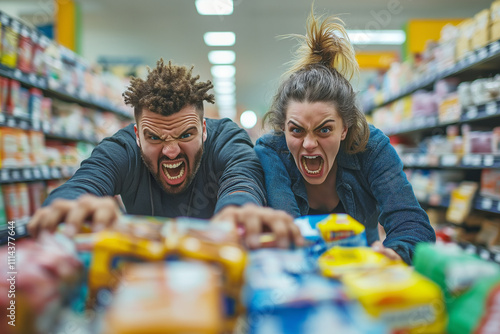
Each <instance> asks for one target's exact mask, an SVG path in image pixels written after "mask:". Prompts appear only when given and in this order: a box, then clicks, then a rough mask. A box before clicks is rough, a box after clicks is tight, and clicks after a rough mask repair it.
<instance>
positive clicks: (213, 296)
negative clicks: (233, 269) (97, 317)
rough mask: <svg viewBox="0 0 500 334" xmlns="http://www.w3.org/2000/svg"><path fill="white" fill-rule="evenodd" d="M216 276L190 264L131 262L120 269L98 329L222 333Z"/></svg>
mask: <svg viewBox="0 0 500 334" xmlns="http://www.w3.org/2000/svg"><path fill="white" fill-rule="evenodd" d="M220 285H221V277H220V275H219V273H218V272H217V270H216V269H215V268H214V267H211V266H209V265H207V264H203V263H196V262H182V261H173V262H168V263H148V264H134V265H130V266H128V267H127V269H126V270H125V271H124V275H123V278H122V284H121V285H120V286H119V287H118V288H117V290H116V293H115V295H114V296H113V301H112V303H111V305H110V308H109V310H108V312H107V314H106V318H105V323H104V330H103V333H110V334H111V333H113V334H135V333H142V334H156V333H165V334H168V333H200V334H202V333H203V334H218V333H222V332H223V311H222V310H223V307H222V305H221V299H220V293H221V292H220Z"/></svg>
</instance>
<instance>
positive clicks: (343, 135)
mask: <svg viewBox="0 0 500 334" xmlns="http://www.w3.org/2000/svg"><path fill="white" fill-rule="evenodd" d="M347 131H349V128H348V127H347V125H344V129H343V130H342V135H341V136H340V138H341V140H344V139H345V137H347Z"/></svg>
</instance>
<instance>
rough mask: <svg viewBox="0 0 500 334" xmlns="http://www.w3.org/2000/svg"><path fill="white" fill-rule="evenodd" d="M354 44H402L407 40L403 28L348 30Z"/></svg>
mask: <svg viewBox="0 0 500 334" xmlns="http://www.w3.org/2000/svg"><path fill="white" fill-rule="evenodd" d="M347 35H348V36H349V39H350V40H351V42H352V44H358V45H369V44H378V45H401V44H403V43H404V42H405V41H406V34H405V32H404V31H403V30H348V31H347Z"/></svg>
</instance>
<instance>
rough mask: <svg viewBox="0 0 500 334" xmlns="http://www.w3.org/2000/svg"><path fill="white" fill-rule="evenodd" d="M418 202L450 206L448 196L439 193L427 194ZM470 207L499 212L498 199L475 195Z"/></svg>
mask: <svg viewBox="0 0 500 334" xmlns="http://www.w3.org/2000/svg"><path fill="white" fill-rule="evenodd" d="M419 202H420V203H422V204H425V205H429V206H435V207H444V208H447V207H449V206H450V197H449V196H439V195H429V196H428V197H427V199H425V200H419ZM472 208H473V209H475V210H480V211H485V212H489V213H496V214H499V213H500V200H499V199H495V198H491V197H486V196H481V195H477V196H476V197H475V198H474V202H473V205H472Z"/></svg>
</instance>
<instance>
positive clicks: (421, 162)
mask: <svg viewBox="0 0 500 334" xmlns="http://www.w3.org/2000/svg"><path fill="white" fill-rule="evenodd" d="M417 159H418V160H417V163H418V165H419V166H427V164H428V160H427V155H425V154H420V155H418V158H417Z"/></svg>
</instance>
